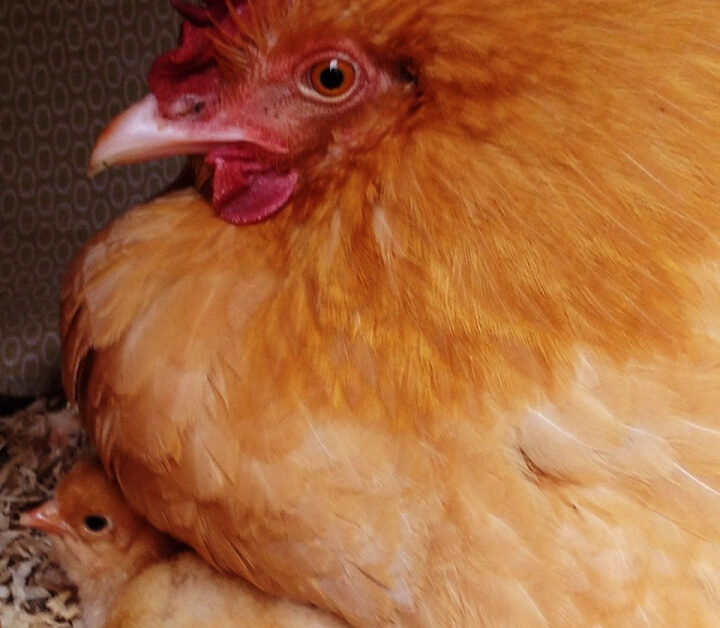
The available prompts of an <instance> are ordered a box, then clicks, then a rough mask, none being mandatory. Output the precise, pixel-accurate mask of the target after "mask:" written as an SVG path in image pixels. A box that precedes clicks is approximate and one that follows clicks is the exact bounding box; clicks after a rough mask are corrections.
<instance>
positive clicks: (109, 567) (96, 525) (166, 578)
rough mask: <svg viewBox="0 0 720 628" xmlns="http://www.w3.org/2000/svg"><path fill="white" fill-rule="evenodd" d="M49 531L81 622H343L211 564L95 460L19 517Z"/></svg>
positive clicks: (141, 625)
mask: <svg viewBox="0 0 720 628" xmlns="http://www.w3.org/2000/svg"><path fill="white" fill-rule="evenodd" d="M20 523H21V524H22V525H25V526H28V527H31V528H36V529H38V530H43V531H44V532H47V533H49V534H51V535H52V540H53V552H54V554H55V557H56V559H57V560H58V562H59V563H60V564H61V565H62V567H63V568H64V569H65V571H66V572H67V573H68V575H69V576H70V577H71V578H72V579H73V581H74V582H75V583H76V584H77V585H78V590H79V594H80V604H81V611H82V613H81V617H80V619H79V620H77V621H75V622H74V623H73V625H74V626H76V627H79V626H81V625H82V626H83V628H198V627H199V626H207V627H208V628H237V627H238V626H252V627H253V628H274V627H277V626H283V627H287V628H342V626H347V624H344V623H342V622H340V620H337V619H335V618H333V617H331V616H329V615H327V614H325V613H321V612H318V611H317V610H316V609H311V608H307V607H304V606H299V605H294V604H291V603H289V602H287V601H285V600H276V599H272V598H268V597H267V596H265V595H263V594H262V593H260V592H259V591H257V590H255V589H253V587H250V586H248V585H247V583H245V582H243V581H241V580H239V579H237V578H231V577H228V576H222V575H220V574H218V573H216V572H214V571H213V570H212V569H211V568H210V567H209V566H208V565H207V564H206V563H204V562H203V561H202V560H200V558H198V556H197V555H196V554H194V553H192V552H188V551H183V552H180V553H178V551H179V548H178V547H177V545H176V544H175V543H174V542H173V541H172V539H170V538H169V537H167V536H166V535H164V534H161V533H160V532H158V531H157V530H155V529H154V528H153V527H152V526H150V524H148V522H147V521H145V520H144V519H143V518H142V517H139V516H138V515H137V514H136V513H134V512H133V511H132V510H131V509H130V507H129V506H128V505H127V503H126V502H125V500H124V499H123V497H122V495H121V494H120V492H119V491H118V489H117V487H116V486H115V485H114V484H113V483H112V482H110V481H109V480H108V478H107V476H106V475H105V474H104V473H103V470H102V468H101V467H100V466H99V464H97V463H96V462H94V461H90V460H83V461H81V462H78V463H77V464H76V465H75V466H74V467H73V468H72V469H71V470H70V471H69V472H68V474H67V475H65V476H64V477H63V478H62V479H61V481H60V484H59V485H58V488H57V490H56V492H55V496H54V498H53V499H51V500H50V501H48V502H46V503H44V504H42V505H41V506H39V507H37V508H35V509H34V510H31V511H29V512H27V513H24V514H23V515H22V516H21V517H20Z"/></svg>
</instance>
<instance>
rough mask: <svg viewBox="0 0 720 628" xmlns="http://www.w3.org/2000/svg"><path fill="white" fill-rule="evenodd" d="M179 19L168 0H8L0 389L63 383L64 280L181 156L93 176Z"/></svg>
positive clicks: (2, 49) (24, 391)
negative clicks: (71, 264) (99, 150)
mask: <svg viewBox="0 0 720 628" xmlns="http://www.w3.org/2000/svg"><path fill="white" fill-rule="evenodd" d="M178 25H179V20H178V19H177V15H176V14H175V12H174V11H173V10H172V9H171V7H170V5H169V2H167V1H166V0H42V1H41V2H28V1H27V0H0V395H10V396H13V395H15V396H33V395H36V394H39V393H43V392H50V391H54V390H57V389H58V388H59V381H60V380H59V366H58V363H59V338H58V310H59V289H60V279H61V276H62V273H63V270H64V268H65V266H66V265H67V263H68V261H69V260H70V258H71V257H72V255H73V253H74V252H75V251H76V250H77V249H78V248H79V247H80V246H81V245H82V244H83V243H84V242H85V241H86V240H87V239H88V238H89V237H90V236H91V235H92V234H93V233H94V232H95V231H97V230H98V229H100V228H102V227H103V226H105V225H106V224H107V223H108V222H109V221H110V219H111V218H112V217H113V216H115V215H117V214H118V213H119V212H121V211H123V210H125V209H127V208H128V207H130V206H132V205H133V204H137V203H139V202H141V201H142V200H144V199H148V198H150V197H152V196H154V195H156V194H157V193H158V192H159V191H160V190H161V189H162V188H163V187H165V186H166V185H167V184H168V183H169V182H170V181H171V180H172V179H173V178H174V177H175V176H176V175H177V173H178V172H179V170H180V167H181V161H180V160H179V159H175V160H169V161H166V162H160V163H154V164H144V165H137V166H129V167H125V168H119V169H117V170H114V171H111V172H106V173H103V174H101V175H99V176H98V177H96V178H95V179H94V180H90V179H88V178H87V177H86V176H85V167H86V165H87V161H88V157H89V154H90V149H91V147H92V143H93V141H94V139H95V137H97V135H98V133H99V132H100V130H101V129H102V128H103V126H104V124H105V123H106V122H108V121H109V120H110V119H111V117H112V116H113V115H115V114H117V113H118V112H120V111H121V110H122V109H123V108H124V107H125V106H127V105H128V104H130V103H131V102H133V101H134V100H137V99H138V98H140V97H141V96H142V95H143V94H144V93H145V92H146V87H145V75H146V73H147V71H148V69H149V67H150V64H151V62H152V60H153V58H154V57H155V55H157V54H158V53H159V52H161V51H163V50H167V49H169V48H172V47H173V46H174V44H175V41H176V38H177V31H178Z"/></svg>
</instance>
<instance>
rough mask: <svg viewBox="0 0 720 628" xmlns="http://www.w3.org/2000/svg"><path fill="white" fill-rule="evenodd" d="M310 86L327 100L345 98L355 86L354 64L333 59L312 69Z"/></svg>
mask: <svg viewBox="0 0 720 628" xmlns="http://www.w3.org/2000/svg"><path fill="white" fill-rule="evenodd" d="M309 79H310V85H311V86H312V88H313V89H314V90H315V91H316V92H317V93H318V94H320V95H321V96H323V97H325V98H339V97H341V96H345V95H346V94H347V93H348V92H349V91H350V90H351V89H352V88H353V85H355V79H356V72H355V67H354V66H353V65H352V63H349V62H348V61H344V60H343V59H339V58H338V57H333V58H332V59H325V60H323V61H319V62H318V63H315V64H314V65H313V66H312V67H311V68H310V76H309Z"/></svg>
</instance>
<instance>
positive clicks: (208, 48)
mask: <svg viewBox="0 0 720 628" xmlns="http://www.w3.org/2000/svg"><path fill="white" fill-rule="evenodd" d="M245 2H246V0H230V2H226V1H225V0H207V1H206V2H205V3H204V6H197V5H194V4H190V3H188V2H186V1H185V0H170V4H172V6H173V8H174V9H175V10H176V11H177V12H178V13H179V14H180V15H181V16H182V17H183V23H182V26H181V30H180V41H179V45H178V47H177V48H175V49H174V50H171V51H170V52H167V53H165V54H163V55H160V56H159V57H158V58H157V59H155V62H154V63H153V65H152V67H151V68H150V73H149V74H148V87H149V88H150V91H151V92H152V93H153V95H154V96H155V98H156V99H157V102H158V108H159V110H160V113H161V114H162V115H163V116H165V117H167V118H174V117H177V116H178V115H180V114H181V113H182V112H183V107H182V106H181V107H180V108H179V109H178V106H177V104H178V103H188V102H191V103H192V102H202V103H203V104H207V103H208V102H209V101H212V100H214V99H215V98H217V87H218V83H219V77H218V68H217V64H216V62H215V57H214V51H213V47H212V43H211V41H210V38H209V34H210V33H211V32H212V31H213V30H217V29H228V30H231V29H232V18H231V17H230V14H229V11H230V8H231V7H234V8H235V9H237V8H239V7H241V6H243V5H244V4H245Z"/></svg>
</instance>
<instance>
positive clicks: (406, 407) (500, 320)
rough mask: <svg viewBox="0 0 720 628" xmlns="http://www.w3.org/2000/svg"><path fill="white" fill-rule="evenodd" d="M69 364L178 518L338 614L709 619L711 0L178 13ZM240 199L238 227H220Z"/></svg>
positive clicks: (719, 184) (274, 589)
mask: <svg viewBox="0 0 720 628" xmlns="http://www.w3.org/2000/svg"><path fill="white" fill-rule="evenodd" d="M175 4H176V6H177V8H178V9H179V10H180V11H181V12H182V13H183V15H184V17H185V22H184V25H183V36H182V39H181V45H180V46H179V47H178V48H177V49H176V50H174V51H172V52H170V53H168V54H167V55H164V56H162V57H160V58H159V59H158V60H157V61H156V63H155V65H154V66H153V69H152V70H151V73H150V77H149V85H150V89H151V92H152V93H151V95H149V96H148V97H147V98H146V99H145V100H143V101H142V102H141V103H139V104H138V105H136V106H134V107H133V108H131V109H130V110H129V111H128V112H126V113H124V114H122V115H121V116H120V117H119V118H118V119H117V120H116V121H115V122H114V124H113V125H111V126H110V127H109V129H108V130H107V131H106V132H105V134H104V135H103V136H102V137H101V139H100V141H99V144H98V146H97V147H96V149H95V152H94V155H93V160H92V164H91V171H97V170H99V169H101V168H102V167H104V166H106V165H110V164H112V163H124V162H129V161H133V160H140V159H145V158H150V157H161V156H165V155H169V154H174V153H180V152H187V153H192V154H197V155H202V158H200V159H199V160H198V169H197V171H198V184H197V189H196V190H194V189H190V190H185V191H181V192H176V193H174V194H170V195H167V196H164V197H162V198H160V199H157V200H155V201H154V202H151V203H149V204H147V205H145V206H143V207H139V208H137V209H134V210H133V211H131V212H129V213H128V214H126V215H125V216H123V217H122V218H120V219H118V220H117V221H115V222H114V223H113V224H112V225H111V226H110V227H109V228H107V229H106V230H104V231H103V232H102V233H100V234H99V235H98V236H96V237H95V238H94V239H93V240H92V241H91V242H90V243H89V244H88V245H87V246H86V247H85V248H84V249H83V251H82V252H81V253H80V255H79V256H78V257H77V259H76V260H75V261H74V263H73V264H72V266H71V267H70V269H69V271H68V274H67V277H66V281H65V285H64V293H63V336H64V381H65V387H66V390H67V392H68V394H69V395H70V396H73V397H77V399H78V400H79V403H80V406H81V410H82V413H83V416H84V423H85V425H86V427H87V429H88V431H89V432H90V434H91V436H92V438H93V440H94V442H95V444H96V445H97V447H98V450H99V452H100V455H101V457H102V460H103V462H104V464H105V466H106V468H107V469H108V470H109V471H110V472H111V473H112V474H113V475H114V476H115V477H117V479H118V481H119V483H120V485H121V487H122V490H123V492H124V493H125V494H126V496H127V497H128V499H129V500H130V501H131V503H132V504H133V505H134V507H136V508H137V509H138V510H140V511H141V512H143V513H144V514H146V515H147V516H148V517H149V519H150V520H151V521H152V522H153V523H154V524H155V525H156V526H158V527H159V528H161V529H162V530H165V531H169V532H170V533H172V534H173V535H175V536H176V537H178V538H180V539H182V540H183V541H185V542H187V543H189V544H190V545H192V546H193V547H195V548H196V549H197V550H198V551H199V552H200V553H201V554H202V555H203V556H204V557H205V558H206V559H207V560H208V561H209V562H211V563H212V564H214V565H215V566H217V567H218V568H220V569H223V570H227V571H231V572H235V573H237V574H240V575H242V576H243V577H245V578H247V579H248V580H249V581H251V582H252V583H254V584H255V585H257V586H258V587H260V588H261V589H263V590H265V591H267V592H269V593H271V594H273V595H278V596H282V597H287V598H291V599H295V600H300V601H305V602H311V603H314V604H316V605H318V606H320V607H322V608H325V609H328V610H331V611H333V612H335V613H337V614H339V615H340V616H342V617H344V618H346V619H347V620H348V621H349V622H350V623H352V624H353V625H355V626H387V625H404V626H522V627H524V628H529V627H533V626H553V627H558V628H562V627H577V626H583V627H584V626H596V625H597V626H599V625H602V626H604V627H605V628H609V627H625V626H642V625H649V626H653V627H655V626H662V625H665V626H701V625H705V626H714V625H717V623H718V618H719V617H720V524H719V523H717V522H720V453H719V452H720V417H719V416H718V413H717V408H718V407H719V406H720V386H719V385H718V383H719V382H720V331H719V328H718V322H717V321H718V316H719V315H720V266H719V265H718V262H719V261H720V242H719V236H720V211H718V198H720V100H719V98H718V85H719V84H720V3H718V2H708V1H707V0H683V1H682V2H681V1H680V0H606V1H604V2H596V1H594V0H576V1H574V2H568V1H567V0H444V1H443V2H435V1H432V2H431V1H429V0H419V1H415V2H409V1H407V0H350V1H349V2H347V3H341V4H338V3H337V2H330V1H329V0H295V1H293V2H290V1H284V0H265V1H263V2H260V1H259V0H254V1H253V0H251V1H249V2H247V3H245V2H240V1H238V0H233V1H232V2H228V3H225V2H224V1H223V0H214V1H212V2H208V3H207V5H206V6H205V7H204V8H200V7H195V6H188V5H184V4H180V3H177V2H176V3H175ZM229 223H235V224H229Z"/></svg>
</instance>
